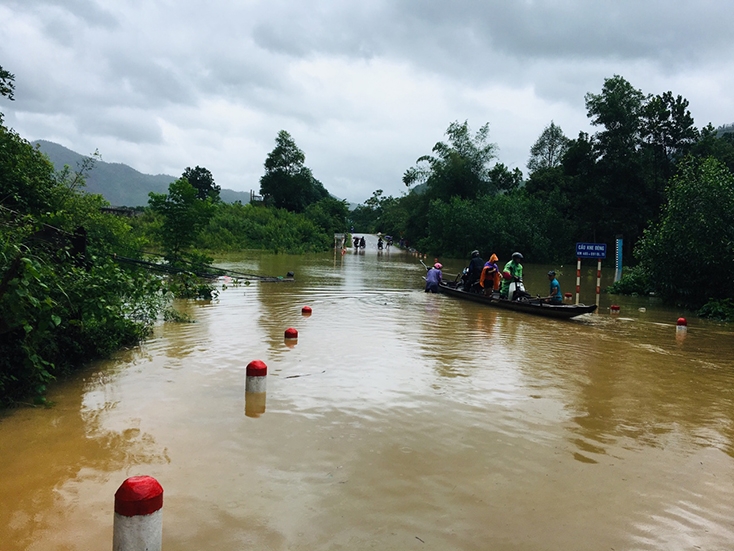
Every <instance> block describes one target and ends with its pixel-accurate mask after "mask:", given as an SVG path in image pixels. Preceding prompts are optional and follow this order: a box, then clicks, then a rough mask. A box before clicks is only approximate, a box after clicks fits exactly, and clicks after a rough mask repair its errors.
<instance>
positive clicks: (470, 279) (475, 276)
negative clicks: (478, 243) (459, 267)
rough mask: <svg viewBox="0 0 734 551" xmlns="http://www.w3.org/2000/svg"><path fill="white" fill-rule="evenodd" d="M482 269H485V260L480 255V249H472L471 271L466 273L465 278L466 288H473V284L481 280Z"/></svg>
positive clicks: (467, 289)
mask: <svg viewBox="0 0 734 551" xmlns="http://www.w3.org/2000/svg"><path fill="white" fill-rule="evenodd" d="M482 269H484V260H482V257H481V256H479V251H472V253H471V260H470V261H469V271H468V272H467V274H466V279H465V280H464V290H465V291H469V290H471V288H472V286H473V285H474V284H475V283H476V282H477V281H479V278H480V277H481V276H482Z"/></svg>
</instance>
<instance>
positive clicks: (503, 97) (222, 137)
mask: <svg viewBox="0 0 734 551" xmlns="http://www.w3.org/2000/svg"><path fill="white" fill-rule="evenodd" d="M732 23H734V10H732V9H731V8H730V4H729V2H728V1H727V0H716V1H715V0H699V1H695V2H694V1H690V0H682V1H680V2H676V3H671V2H665V3H664V2H661V1H658V0H650V1H644V2H640V1H639V0H637V1H634V2H633V1H629V0H616V1H611V0H600V1H594V2H587V1H581V0H517V1H512V2H507V1H506V0H505V1H499V0H488V1H482V2H479V1H476V0H475V1H470V0H458V1H445V2H438V1H425V0H420V1H419V0H391V1H388V0H375V1H373V2H353V1H337V0H304V1H301V2H293V1H291V0H274V1H273V0H271V1H268V2H266V1H262V0H252V1H248V2H231V1H230V0H212V1H210V2H194V1H192V0H178V1H176V2H172V1H164V0H145V1H144V0H119V1H116V2H111V1H109V0H23V1H20V0H0V35H2V36H3V37H4V39H3V40H2V41H0V65H2V66H3V67H4V68H5V69H7V70H10V71H11V72H12V73H14V74H15V75H16V101H15V102H12V104H8V103H3V104H2V106H0V109H2V111H3V112H4V113H5V114H6V122H7V123H8V124H10V125H11V126H13V127H14V128H16V130H18V131H20V132H21V133H22V134H23V133H24V132H28V133H32V135H28V136H27V137H28V138H29V139H53V140H55V141H59V142H60V143H63V145H66V146H67V147H71V148H72V149H75V150H78V151H81V152H84V151H94V150H95V149H96V148H98V147H100V148H102V147H103V148H104V151H102V152H103V154H104V156H105V159H106V160H110V161H116V162H125V163H127V164H130V165H131V166H133V167H135V168H137V169H138V170H142V171H147V172H150V173H159V172H163V171H165V170H173V173H174V174H177V173H180V172H181V171H182V170H183V168H185V167H186V166H194V165H197V164H198V165H200V166H206V167H207V168H209V169H210V170H211V171H212V173H213V174H214V176H215V178H216V179H217V182H218V183H219V184H220V185H222V186H223V187H230V188H233V189H245V190H246V189H257V187H258V183H257V182H258V178H259V176H260V175H261V174H262V163H263V161H264V158H265V156H266V155H267V152H268V151H269V150H270V149H272V147H273V143H274V137H275V135H276V134H277V132H278V130H280V129H286V130H288V131H289V132H291V134H292V135H293V136H294V138H295V139H296V142H297V143H298V145H299V146H300V147H301V148H302V149H303V150H304V151H305V152H306V154H307V164H309V166H311V167H312V168H313V170H314V173H315V175H316V176H317V177H318V178H319V179H320V180H322V181H323V182H324V184H325V185H326V186H327V188H329V189H330V191H332V193H334V194H335V195H337V196H343V197H348V198H349V199H350V200H354V201H357V200H359V201H362V200H364V199H365V198H367V197H369V195H370V194H371V192H372V191H373V190H375V189H377V188H381V189H385V191H386V193H390V194H397V193H400V192H402V191H404V189H405V188H404V186H402V183H401V181H400V179H401V175H402V172H403V171H404V170H405V169H406V168H408V167H409V166H411V165H412V164H413V163H414V162H415V159H416V158H417V157H418V156H420V155H422V154H425V153H428V152H429V151H430V148H431V146H432V145H433V144H434V143H435V142H436V141H439V140H441V139H442V138H443V132H444V131H445V129H446V127H447V126H448V124H449V123H450V122H451V121H453V120H469V122H470V124H471V125H472V127H473V128H479V126H481V125H482V124H483V123H485V122H489V123H490V129H491V137H490V139H491V140H492V141H494V142H497V143H498V145H499V159H498V160H499V161H500V162H504V163H505V164H507V165H508V166H511V167H520V168H524V166H525V163H526V160H527V155H528V151H529V149H530V146H531V145H532V143H533V141H534V140H535V139H536V138H537V136H538V135H539V134H540V132H541V131H542V129H543V128H544V127H545V126H546V125H547V124H548V123H549V122H550V121H551V120H554V121H555V122H556V123H557V124H560V125H561V127H562V128H563V129H564V131H565V132H566V134H567V135H569V136H572V137H573V136H575V135H576V134H577V133H578V131H579V130H584V131H588V130H589V126H588V125H589V123H588V119H587V117H586V113H585V106H584V100H583V98H584V94H586V93H587V92H594V93H596V92H598V91H599V90H600V89H601V86H602V84H603V80H604V78H606V77H611V76H613V75H614V74H620V75H622V76H624V77H625V78H627V79H628V80H629V81H630V82H631V83H632V85H633V86H635V87H637V88H640V89H642V90H643V92H645V93H662V92H664V91H667V90H671V91H673V92H674V93H675V94H682V95H683V96H684V97H688V99H690V100H691V110H692V112H693V114H694V117H696V123H697V125H698V126H702V125H704V124H706V123H707V122H709V121H713V122H714V124H723V123H727V122H731V120H734V113H733V112H734V104H733V100H732V99H731V97H730V94H729V90H730V89H731V87H732V86H733V85H734V71H733V70H732V61H731V60H732V59H734V55H732V54H734V52H732V49H734V45H733V43H732V42H731V41H730V40H729V38H728V37H729V29H730V28H731V27H732ZM118 155H119V156H118ZM171 167H172V168H171Z"/></svg>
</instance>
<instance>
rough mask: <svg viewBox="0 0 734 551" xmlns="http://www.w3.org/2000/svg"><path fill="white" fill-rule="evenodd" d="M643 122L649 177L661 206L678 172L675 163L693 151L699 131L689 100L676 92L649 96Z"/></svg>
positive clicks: (642, 131)
mask: <svg viewBox="0 0 734 551" xmlns="http://www.w3.org/2000/svg"><path fill="white" fill-rule="evenodd" d="M641 124H642V127H641V139H642V150H643V154H644V155H645V159H644V161H643V163H644V166H645V167H646V175H645V176H646V180H647V181H648V187H649V189H650V193H651V195H652V196H651V201H652V204H653V205H654V206H656V207H657V205H658V204H662V202H663V201H664V195H665V186H666V185H667V183H668V180H669V179H670V177H671V176H672V175H673V173H674V171H675V163H676V162H677V161H678V160H679V159H682V158H683V157H684V156H685V155H687V154H688V153H689V152H690V151H691V149H692V147H693V145H694V144H695V143H696V141H697V140H698V136H699V133H698V130H697V129H696V127H695V126H694V125H693V117H692V116H691V112H690V111H689V110H688V100H686V99H684V98H682V97H681V96H677V97H673V93H672V92H665V93H664V94H662V95H658V96H653V97H650V98H649V99H648V101H647V103H646V104H645V106H644V107H643V111H642V123H641ZM655 194H657V197H656V196H655Z"/></svg>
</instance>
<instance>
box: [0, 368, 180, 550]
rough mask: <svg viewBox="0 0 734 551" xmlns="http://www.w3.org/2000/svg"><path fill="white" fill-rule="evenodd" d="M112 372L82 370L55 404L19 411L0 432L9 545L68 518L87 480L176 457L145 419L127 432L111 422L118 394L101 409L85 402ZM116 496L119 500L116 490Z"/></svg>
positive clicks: (1, 493) (2, 508)
mask: <svg viewBox="0 0 734 551" xmlns="http://www.w3.org/2000/svg"><path fill="white" fill-rule="evenodd" d="M83 375H86V376H87V377H89V376H90V375H91V381H90V382H88V383H84V382H83V381H84V379H83V378H82V376H83ZM109 377H110V376H109V374H107V373H106V372H105V371H104V370H101V371H98V372H93V373H90V372H89V371H88V372H86V373H81V374H79V375H78V376H77V377H75V378H74V379H73V380H70V381H68V382H66V383H64V384H62V385H60V386H59V387H58V388H56V389H55V393H57V394H59V393H60V394H61V396H60V397H58V398H57V400H58V401H59V404H57V405H56V406H55V407H53V408H52V409H49V410H46V409H44V410H22V411H15V412H13V413H12V415H11V416H8V417H7V418H6V419H4V421H3V427H2V428H3V430H2V431H0V449H3V450H4V451H5V452H6V453H4V454H3V464H2V467H0V518H1V519H3V522H1V523H0V541H1V542H3V544H2V548H3V549H26V548H27V547H28V546H30V545H31V544H32V543H33V542H34V541H36V540H38V539H39V538H41V537H42V536H43V535H44V533H45V532H46V531H48V530H54V529H56V527H58V526H59V525H60V524H63V522H64V521H63V517H64V516H65V514H66V513H70V512H72V511H73V510H74V509H76V508H77V507H78V505H77V503H76V501H77V497H78V495H77V494H78V492H79V484H80V483H83V482H84V481H87V480H93V481H94V483H95V484H100V485H102V484H105V483H106V482H107V480H108V473H111V472H116V471H120V470H125V469H127V468H130V467H134V466H136V465H150V464H162V463H168V462H169V458H168V456H167V453H166V450H161V449H159V446H157V445H156V442H155V439H154V438H153V436H151V435H150V434H148V433H145V432H143V431H141V430H140V428H139V427H138V426H136V425H137V421H135V420H134V421H133V423H132V424H133V426H130V427H128V428H125V429H123V430H119V431H117V430H110V429H108V428H105V426H104V423H105V417H106V416H107V415H108V414H109V412H110V411H113V410H114V409H115V407H116V405H117V402H116V401H115V400H114V399H113V397H108V399H105V400H102V401H101V403H99V405H98V406H97V407H93V408H88V407H85V406H84V405H83V404H82V400H83V399H84V396H85V394H84V393H85V392H89V391H92V392H98V391H99V390H100V387H99V386H98V384H100V382H101V381H105V382H108V380H109ZM102 384H103V385H104V383H102ZM82 387H84V390H82ZM75 393H77V394H78V397H77V399H75V400H74V401H73V402H71V400H69V403H66V400H65V397H66V396H69V395H72V394H75ZM51 398H53V396H51ZM119 482H122V480H120V481H119ZM113 491H114V490H113ZM109 499H110V503H111V500H112V496H111V495H110V496H109ZM110 507H111V505H110ZM62 511H63V513H62ZM110 514H111V510H110ZM60 516H61V518H60ZM45 537H46V538H48V535H45Z"/></svg>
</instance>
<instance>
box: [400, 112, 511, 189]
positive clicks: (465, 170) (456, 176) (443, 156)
mask: <svg viewBox="0 0 734 551" xmlns="http://www.w3.org/2000/svg"><path fill="white" fill-rule="evenodd" d="M446 136H448V142H438V143H436V145H434V146H433V155H423V156H422V157H419V158H418V160H417V161H416V166H414V167H411V168H409V169H408V170H406V171H405V173H404V175H403V183H404V184H405V185H406V186H408V187H410V186H412V185H414V184H421V183H425V184H427V192H426V195H427V199H442V200H449V199H450V198H451V197H459V198H461V199H474V198H476V197H480V196H482V195H486V194H491V193H496V192H497V191H498V190H497V189H496V188H495V187H494V186H493V183H492V180H491V177H490V167H489V163H490V162H491V161H492V160H493V159H494V158H495V153H496V150H497V145H496V144H493V143H490V142H489V123H487V124H485V125H483V126H482V127H481V128H480V129H479V130H478V131H477V132H476V134H474V135H473V136H472V134H471V130H470V128H469V123H468V121H464V122H463V123H459V122H458V121H455V122H452V123H451V124H450V125H449V127H448V129H447V130H446Z"/></svg>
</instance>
